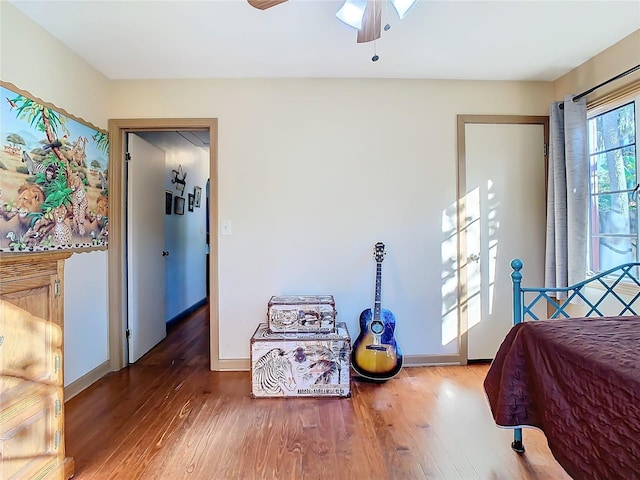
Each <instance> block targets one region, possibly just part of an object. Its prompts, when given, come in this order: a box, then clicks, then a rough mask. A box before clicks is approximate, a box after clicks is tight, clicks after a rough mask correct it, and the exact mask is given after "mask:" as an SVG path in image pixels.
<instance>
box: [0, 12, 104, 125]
mask: <svg viewBox="0 0 640 480" xmlns="http://www.w3.org/2000/svg"><path fill="white" fill-rule="evenodd" d="M0 78H1V79H2V80H4V81H6V82H10V83H13V84H14V85H15V86H17V87H18V88H20V89H22V90H26V91H27V92H29V93H30V94H31V95H34V96H35V97H37V98H40V99H42V100H44V101H45V102H48V103H52V104H54V105H55V106H57V107H59V108H61V109H64V110H66V111H67V112H68V113H70V114H72V115H74V116H76V117H79V118H81V119H82V120H85V121H86V122H90V123H92V124H93V125H95V126H97V127H99V128H102V129H106V128H107V120H108V117H107V102H108V100H109V99H108V95H107V93H108V91H109V80H108V79H107V78H106V77H105V76H104V75H102V74H101V73H99V72H98V71H97V70H95V69H94V68H92V67H91V66H90V65H88V64H87V63H86V62H85V61H84V60H82V59H80V58H79V57H78V56H77V55H75V54H74V53H73V52H71V51H70V50H69V49H68V48H66V47H65V46H64V45H63V44H62V43H61V42H60V41H58V40H56V39H55V38H53V37H52V36H51V35H49V34H48V33H47V32H46V31H45V30H44V29H42V28H41V27H40V26H39V25H37V24H36V23H34V22H33V21H31V20H30V19H28V18H27V17H25V16H24V15H23V14H22V13H21V12H20V11H19V10H17V9H16V8H15V7H14V6H13V5H11V4H9V3H7V2H5V1H0ZM3 100H4V99H3Z"/></svg>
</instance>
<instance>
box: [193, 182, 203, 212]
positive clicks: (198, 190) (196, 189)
mask: <svg viewBox="0 0 640 480" xmlns="http://www.w3.org/2000/svg"><path fill="white" fill-rule="evenodd" d="M193 194H194V195H195V196H196V200H195V204H194V205H195V206H196V207H198V208H199V207H200V197H202V188H200V187H193Z"/></svg>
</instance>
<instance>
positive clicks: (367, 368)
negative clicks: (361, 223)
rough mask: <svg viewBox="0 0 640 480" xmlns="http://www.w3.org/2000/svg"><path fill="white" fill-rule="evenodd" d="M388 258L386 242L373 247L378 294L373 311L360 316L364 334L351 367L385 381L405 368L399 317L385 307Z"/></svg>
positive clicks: (352, 355) (368, 377) (364, 312)
mask: <svg viewBox="0 0 640 480" xmlns="http://www.w3.org/2000/svg"><path fill="white" fill-rule="evenodd" d="M385 255H386V252H385V246H384V243H382V242H378V243H376V244H375V246H374V247H373V258H374V259H375V261H376V292H375V299H374V303H373V309H371V308H367V309H366V310H363V312H362V313H361V314H360V335H358V338H357V339H356V341H355V342H354V343H353V348H352V350H351V366H352V367H353V369H354V370H355V371H356V373H357V374H358V375H360V376H362V377H364V378H367V379H370V380H378V381H385V380H389V379H390V378H392V377H394V376H395V375H397V374H398V372H400V369H401V368H402V351H401V350H400V347H399V346H398V343H397V342H396V339H395V337H394V331H395V328H396V318H395V316H394V315H393V313H391V311H389V310H387V309H384V308H382V306H381V300H380V298H381V292H382V260H384V256H385Z"/></svg>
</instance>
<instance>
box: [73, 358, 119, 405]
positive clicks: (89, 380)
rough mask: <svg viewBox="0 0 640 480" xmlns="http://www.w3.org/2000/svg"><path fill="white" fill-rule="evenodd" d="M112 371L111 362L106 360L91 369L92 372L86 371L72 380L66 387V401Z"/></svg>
mask: <svg viewBox="0 0 640 480" xmlns="http://www.w3.org/2000/svg"><path fill="white" fill-rule="evenodd" d="M110 372H111V366H110V364H109V360H107V361H106V362H104V363H103V364H101V365H98V366H97V367H96V368H94V369H93V370H91V371H90V372H87V373H85V374H84V375H83V376H81V377H80V378H78V379H77V380H76V381H74V382H71V383H70V384H69V385H67V386H66V387H64V401H65V402H66V401H67V400H70V399H72V398H73V397H75V396H76V395H78V394H79V393H80V392H82V391H83V390H84V389H86V388H88V387H90V386H91V385H93V384H94V383H95V382H97V381H98V380H100V379H101V378H102V377H104V376H105V375H106V374H107V373H110Z"/></svg>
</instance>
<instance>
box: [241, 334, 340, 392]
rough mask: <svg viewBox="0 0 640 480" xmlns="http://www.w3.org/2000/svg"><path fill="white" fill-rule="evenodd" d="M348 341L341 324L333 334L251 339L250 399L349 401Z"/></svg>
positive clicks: (256, 337) (273, 336) (257, 335)
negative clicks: (308, 398) (316, 398)
mask: <svg viewBox="0 0 640 480" xmlns="http://www.w3.org/2000/svg"><path fill="white" fill-rule="evenodd" d="M350 354H351V338H350V337H349V332H348V331H347V326H346V325H345V323H344V322H340V323H338V325H337V328H336V332H334V333H270V332H269V330H268V329H267V324H266V323H261V324H260V325H259V326H258V328H257V330H256V332H255V333H254V334H253V337H251V379H252V380H251V395H252V396H253V397H349V396H351V384H350V378H351V372H350V368H349V367H350Z"/></svg>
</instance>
